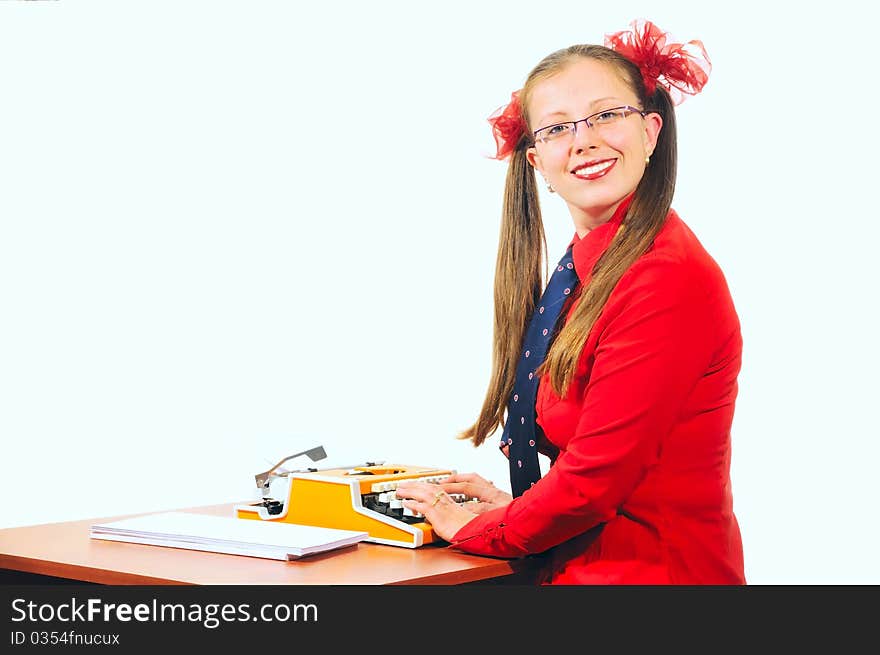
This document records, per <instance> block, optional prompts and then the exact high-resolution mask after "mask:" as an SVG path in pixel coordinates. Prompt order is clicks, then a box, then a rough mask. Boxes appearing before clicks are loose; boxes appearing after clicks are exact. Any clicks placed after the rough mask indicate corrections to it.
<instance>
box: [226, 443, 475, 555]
mask: <svg viewBox="0 0 880 655" xmlns="http://www.w3.org/2000/svg"><path fill="white" fill-rule="evenodd" d="M300 455H307V456H308V457H309V458H310V459H312V461H317V460H320V459H323V458H324V457H326V456H327V455H326V452H325V451H324V448H323V447H322V446H318V447H317V448H312V449H310V450H307V451H303V452H302V453H296V454H295V455H290V456H289V457H285V458H284V459H282V460H281V461H280V462H278V463H277V464H276V465H275V466H273V467H272V468H271V469H269V470H268V471H264V472H263V473H258V474H257V475H256V476H255V479H256V483H257V487H258V488H259V489H260V491H261V493H262V495H263V499H262V500H261V501H259V502H255V503H251V504H242V505H236V506H235V512H236V516H237V517H238V518H241V519H252V520H257V521H278V522H284V523H298V524H301V525H315V526H319V527H324V528H341V529H343V530H360V531H364V532H367V533H368V534H369V537H367V539H366V541H372V542H374V543H379V544H388V545H391V546H404V547H406V548H418V547H420V546H424V545H426V544H430V543H434V542H439V541H442V540H441V539H440V538H439V537H437V536H436V535H435V534H434V532H433V531H432V530H431V525H430V524H429V523H428V522H427V521H426V520H425V517H424V516H423V515H422V514H418V513H416V512H413V511H412V510H410V509H407V508H405V507H403V501H402V500H401V499H399V498H398V497H397V496H396V495H395V489H397V485H398V484H399V483H400V482H403V481H418V482H434V483H436V482H440V481H442V480H443V479H444V478H445V477H447V476H449V475H452V474H453V473H455V471H454V470H452V469H443V468H433V467H429V466H412V465H408V464H385V463H384V462H369V461H368V462H365V463H363V464H359V465H353V466H344V467H338V468H327V469H317V468H307V469H301V470H295V471H288V470H285V469H283V468H282V464H284V463H285V462H287V461H288V460H290V459H293V458H295V457H299V456H300ZM278 478H286V479H287V481H288V485H287V492H286V493H287V496H286V498H285V499H283V500H279V499H276V498H272V497H271V496H270V483H271V482H272V481H273V480H276V479H278ZM450 496H451V497H452V498H453V500H455V501H456V502H468V501H469V500H470V499H468V498H467V497H465V496H464V495H463V494H450Z"/></svg>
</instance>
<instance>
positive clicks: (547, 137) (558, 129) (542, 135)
mask: <svg viewBox="0 0 880 655" xmlns="http://www.w3.org/2000/svg"><path fill="white" fill-rule="evenodd" d="M572 134H574V123H560V124H559V125H551V126H550V127H542V128H541V129H540V130H538V131H537V132H535V139H536V140H538V141H557V140H561V139H565V138H566V137H570V136H571V135H572Z"/></svg>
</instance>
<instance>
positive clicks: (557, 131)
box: [534, 105, 647, 143]
mask: <svg viewBox="0 0 880 655" xmlns="http://www.w3.org/2000/svg"><path fill="white" fill-rule="evenodd" d="M630 114H640V115H641V116H643V117H644V116H645V115H646V114H647V112H644V111H642V110H641V109H636V108H635V107H630V106H629V105H624V106H623V107H614V108H612V109H603V110H602V111H597V112H596V113H595V114H590V115H589V116H587V117H586V118H582V119H580V120H579V121H569V122H567V123H556V124H554V125H548V126H547V127H542V128H541V129H540V130H535V132H534V136H535V141H540V142H541V143H549V142H551V141H552V142H554V143H557V142H558V143H565V142H567V141H570V140H571V139H573V138H574V135H575V134H576V133H577V126H578V123H586V124H587V127H595V128H597V129H604V128H608V127H612V126H614V125H619V124H620V123H622V122H623V119H625V118H626V117H627V116H629V115H630Z"/></svg>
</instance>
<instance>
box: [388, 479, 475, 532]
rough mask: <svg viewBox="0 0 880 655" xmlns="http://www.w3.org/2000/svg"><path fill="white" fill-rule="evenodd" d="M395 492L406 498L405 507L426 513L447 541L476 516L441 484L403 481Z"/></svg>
mask: <svg viewBox="0 0 880 655" xmlns="http://www.w3.org/2000/svg"><path fill="white" fill-rule="evenodd" d="M395 493H396V494H397V497H398V498H402V499H404V500H403V506H404V507H406V508H409V509H411V510H413V511H416V512H418V513H419V514H422V515H424V517H425V520H426V521H427V522H428V523H430V524H431V528H432V529H433V530H434V533H435V534H436V535H437V536H438V537H440V538H441V539H445V540H446V541H452V537H453V536H455V533H456V532H458V531H459V530H461V529H462V528H463V527H464V526H465V525H466V524H468V523H470V521H471V519H473V518H474V514H473V512H469V511H468V510H466V509H465V508H464V507H462V506H461V505H459V504H458V503H457V502H455V501H454V500H453V499H452V498H450V497H449V494H447V493H446V491H444V490H443V488H442V487H441V486H440V485H439V484H431V483H427V482H401V483H400V484H398V485H397V489H396V491H395Z"/></svg>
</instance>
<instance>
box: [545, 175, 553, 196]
mask: <svg viewBox="0 0 880 655" xmlns="http://www.w3.org/2000/svg"><path fill="white" fill-rule="evenodd" d="M544 184H546V185H547V191H549V192H550V193H556V191H554V189H553V187H552V186H551V185H550V183H549V182H548V181H547V178H546V177H545V178H544Z"/></svg>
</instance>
